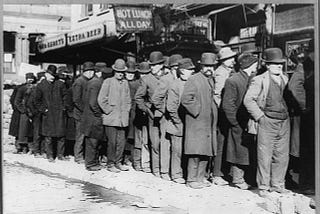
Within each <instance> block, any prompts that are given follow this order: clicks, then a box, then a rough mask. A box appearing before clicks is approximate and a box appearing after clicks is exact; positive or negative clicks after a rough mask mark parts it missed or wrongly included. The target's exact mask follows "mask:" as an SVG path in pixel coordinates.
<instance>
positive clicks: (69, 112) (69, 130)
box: [66, 87, 76, 140]
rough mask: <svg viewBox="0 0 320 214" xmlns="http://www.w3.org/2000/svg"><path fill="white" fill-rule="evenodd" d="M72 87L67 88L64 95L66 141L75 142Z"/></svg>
mask: <svg viewBox="0 0 320 214" xmlns="http://www.w3.org/2000/svg"><path fill="white" fill-rule="evenodd" d="M72 97H73V94H72V87H69V88H67V95H66V140H75V138H76V123H75V119H74V113H73V112H74V104H73V100H72Z"/></svg>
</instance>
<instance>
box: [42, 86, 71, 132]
mask: <svg viewBox="0 0 320 214" xmlns="http://www.w3.org/2000/svg"><path fill="white" fill-rule="evenodd" d="M65 103H66V86H65V84H64V83H63V82H61V81H54V82H53V83H50V82H48V81H47V80H43V81H42V82H41V83H39V84H38V86H37V92H36V105H37V108H38V109H39V111H40V112H41V113H42V127H41V128H42V134H43V135H44V136H47V137H64V136H65V130H66V126H65V107H66V106H65ZM46 110H47V111H46Z"/></svg>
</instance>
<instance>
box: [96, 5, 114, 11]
mask: <svg viewBox="0 0 320 214" xmlns="http://www.w3.org/2000/svg"><path fill="white" fill-rule="evenodd" d="M111 7H112V6H111V5H110V4H100V5H99V9H100V11H105V10H108V9H110V8H111Z"/></svg>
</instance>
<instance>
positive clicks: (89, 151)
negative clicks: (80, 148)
mask: <svg viewBox="0 0 320 214" xmlns="http://www.w3.org/2000/svg"><path fill="white" fill-rule="evenodd" d="M84 139H85V146H86V148H85V166H86V167H87V168H88V167H92V166H96V165H98V164H99V151H98V146H99V140H97V139H94V138H90V137H85V138H84Z"/></svg>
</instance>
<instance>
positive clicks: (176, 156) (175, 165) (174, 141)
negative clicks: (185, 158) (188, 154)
mask: <svg viewBox="0 0 320 214" xmlns="http://www.w3.org/2000/svg"><path fill="white" fill-rule="evenodd" d="M182 138H183V137H182V136H175V135H171V178H172V179H177V178H182V177H183V175H182V167H181V158H182V157H181V156H182Z"/></svg>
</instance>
